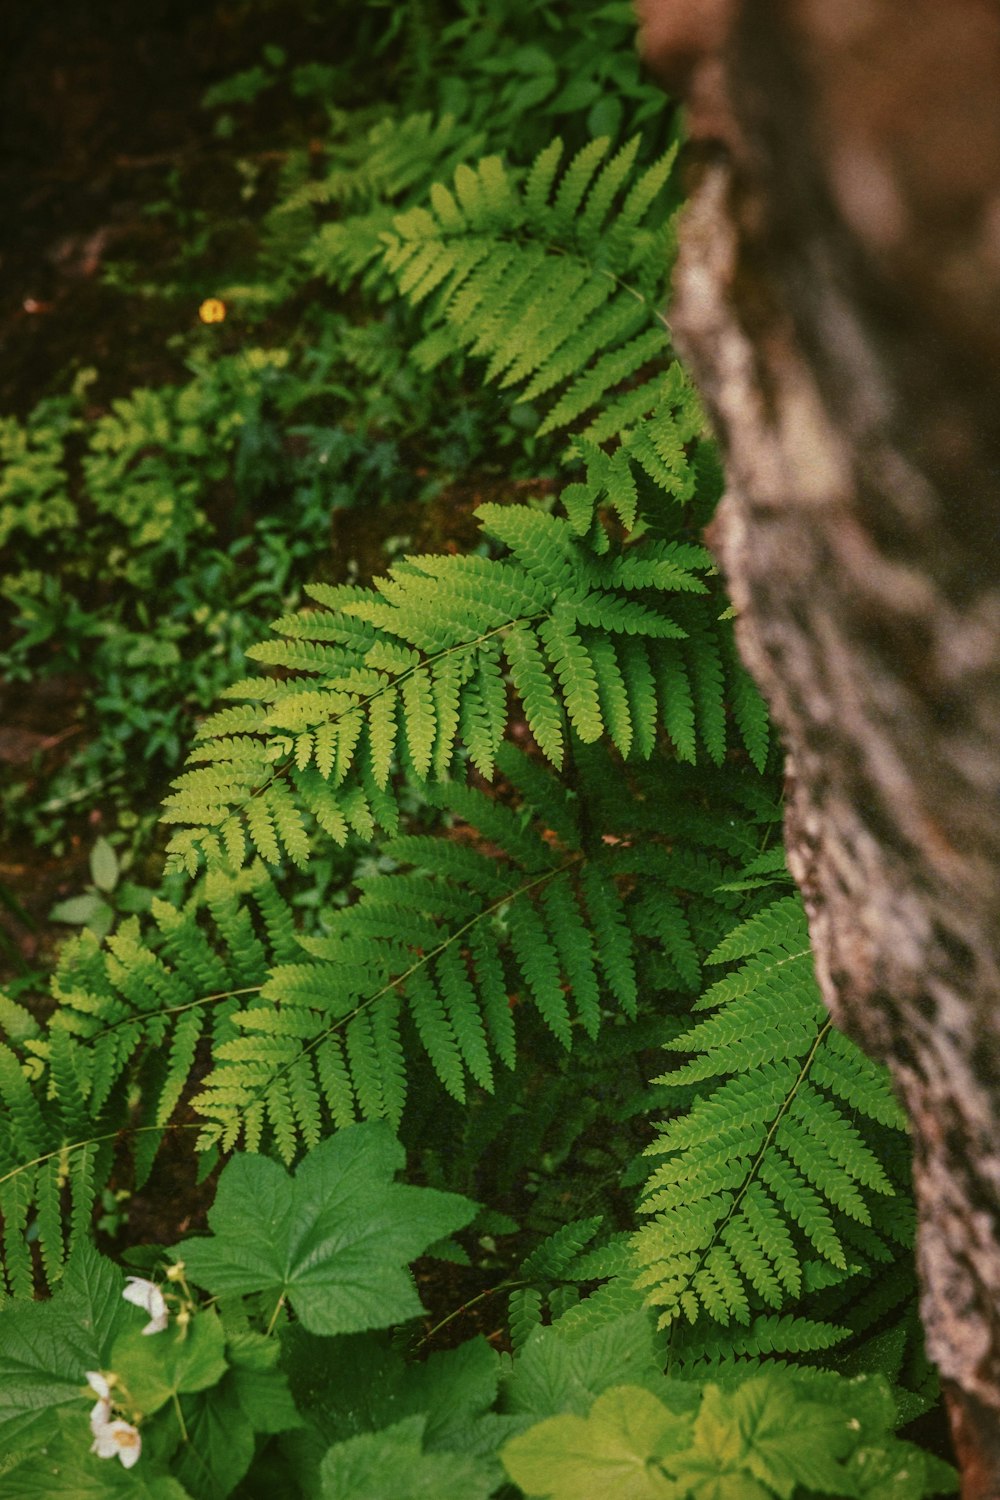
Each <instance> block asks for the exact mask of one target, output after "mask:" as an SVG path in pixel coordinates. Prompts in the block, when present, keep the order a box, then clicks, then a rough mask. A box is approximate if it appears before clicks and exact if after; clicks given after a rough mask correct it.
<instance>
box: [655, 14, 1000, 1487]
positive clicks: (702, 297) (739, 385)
mask: <svg viewBox="0 0 1000 1500" xmlns="http://www.w3.org/2000/svg"><path fill="white" fill-rule="evenodd" d="M640 10H642V11H644V15H643V20H644V23H645V26H644V40H645V48H646V52H647V56H648V57H649V59H650V61H651V63H652V64H653V65H654V67H657V68H658V69H659V71H660V72H661V73H662V74H663V75H664V77H665V79H666V81H667V82H668V83H669V84H670V85H671V86H672V87H674V88H679V89H680V90H681V92H682V93H683V94H684V95H685V97H686V99H687V101H688V104H689V130H690V135H691V138H692V146H691V148H690V149H691V151H692V154H693V158H694V161H695V176H696V185H695V188H694V192H693V198H692V202H691V206H690V208H689V209H688V211H687V216H686V222H685V226H684V229H683V233H682V251H681V258H680V264H679V268H678V273H677V286H676V292H677V299H676V302H675V305H674V312H673V317H672V324H673V328H674V331H675V335H676V338H677V342H678V345H679V347H680V348H681V350H682V352H683V353H684V355H685V356H686V358H687V360H688V361H689V363H690V365H691V368H692V370H693V372H694V375H695V378H696V379H697V381H698V383H699V385H700V388H701V390H702V392H703V393H704V395H705V398H706V400H707V403H708V405H709V408H710V411H711V412H712V415H713V418H714V421H715V423H716V426H717V430H718V433H719V436H720V438H721V440H722V443H723V445H724V449H725V453H726V463H727V474H728V492H727V495H726V497H725V499H724V501H723V504H722V507H721V511H720V514H719V518H718V520H717V522H716V523H715V526H714V529H713V533H712V536H711V538H710V540H711V542H712V544H713V545H714V546H716V547H717V549H718V552H719V554H720V557H721V559H722V562H723V565H724V567H725V570H726V573H727V575H728V578H729V583H730V586H731V589H732V593H733V597H734V600H735V603H736V605H737V609H738V611H739V615H740V627H739V629H740V643H741V648H742V650H743V653H744V657H745V659H746V661H747V664H748V665H749V667H750V668H751V670H752V671H753V673H754V675H755V676H756V678H757V681H758V682H759V684H760V686H761V688H762V689H763V691H764V692H765V694H766V695H767V697H768V699H769V701H770V703H771V706H772V709H773V711H774V714H775V717H776V719H777V722H778V724H779V726H780V728H781V731H782V733H783V736H784V740H785V744H786V747H787V750H788V768H789V769H788V784H789V797H788V813H787V836H788V848H789V859H790V863H791V867H792V871H793V873H794V875H795V878H796V880H797V881H798V883H799V885H800V887H801V889H802V892H803V895H804V897H805V901H806V905H807V908H808V912H809V919H810V924H811V930H812V938H813V944H814V948H815V953H816V964H817V972H818V975H819V979H820V983H821V986H822V989H823V994H824V997H825V999H826V1002H827V1004H828V1005H829V1007H830V1010H831V1011H832V1013H833V1015H834V1017H835V1019H836V1021H837V1023H838V1024H839V1025H840V1026H842V1027H843V1029H844V1030H845V1031H847V1032H849V1033H850V1034H851V1035H852V1036H853V1037H854V1038H855V1039H856V1040H857V1041H858V1042H859V1043H860V1044H861V1046H863V1047H864V1048H865V1049H866V1050H867V1051H868V1052H870V1053H871V1054H873V1055H874V1056H876V1057H879V1058H882V1059H884V1060H885V1061H886V1062H887V1063H888V1064H889V1066H890V1068H891V1069H892V1072H893V1074H894V1076H895V1079H896V1082H897V1085H898V1088H899V1091H900V1094H901V1096H902V1098H903V1100H904V1102H905V1105H906V1107H907V1109H908V1111H909V1114H910V1118H911V1120H912V1122H913V1131H914V1145H915V1184H916V1194H917V1203H918V1210H919V1218H920V1229H919V1241H918V1262H919V1271H920V1277H921V1285H922V1301H921V1311H922V1315H923V1319H924V1324H925V1328H926V1331H927V1341H928V1349H929V1353H930V1355H931V1357H932V1358H933V1359H934V1361H935V1362H936V1363H937V1365H938V1367H939V1369H940V1372H941V1376H942V1380H943V1382H944V1387H945V1392H946V1397H947V1399H948V1404H949V1409H950V1414H951V1421H952V1429H953V1433H954V1437H955V1443H956V1449H957V1451H958V1453H959V1457H960V1461H961V1463H962V1467H963V1486H964V1488H963V1494H964V1495H965V1496H966V1497H967V1500H969V1497H976V1500H980V1497H985V1496H998V1495H1000V972H998V951H1000V650H998V647H1000V536H998V515H1000V507H998V503H997V502H998V491H1000V5H998V4H997V0H948V3H947V4H942V0H833V3H831V0H640Z"/></svg>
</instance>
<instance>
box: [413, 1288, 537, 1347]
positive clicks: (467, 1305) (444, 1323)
mask: <svg viewBox="0 0 1000 1500" xmlns="http://www.w3.org/2000/svg"><path fill="white" fill-rule="evenodd" d="M530 1285H531V1283H530V1282H529V1281H525V1280H523V1279H521V1280H519V1281H501V1282H498V1284H497V1285H496V1286H488V1287H487V1288H486V1289H485V1291H482V1292H477V1293H476V1295H475V1296H474V1297H470V1299H469V1301H468V1302H463V1303H462V1305H461V1307H456V1308H453V1309H452V1311H451V1312H450V1313H449V1314H448V1316H447V1317H445V1318H442V1319H441V1320H440V1322H438V1323H435V1324H434V1327H433V1328H429V1329H428V1330H427V1332H426V1333H425V1334H424V1336H423V1338H422V1339H419V1340H418V1341H417V1343H416V1344H414V1346H413V1349H414V1353H416V1351H417V1350H418V1349H422V1348H423V1347H424V1345H425V1344H429V1343H430V1341H431V1339H432V1338H434V1337H435V1335H436V1334H439V1333H440V1332H441V1329H442V1328H447V1327H448V1324H449V1323H453V1322H454V1321H455V1319H456V1318H460V1317H461V1316H462V1314H463V1313H466V1312H470V1311H471V1309H472V1308H474V1307H478V1306H479V1304H480V1303H481V1302H485V1301H486V1299H487V1297H495V1296H497V1295H498V1293H500V1292H516V1291H517V1290H518V1288H519V1287H522V1286H530Z"/></svg>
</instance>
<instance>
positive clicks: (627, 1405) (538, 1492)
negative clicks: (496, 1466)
mask: <svg viewBox="0 0 1000 1500" xmlns="http://www.w3.org/2000/svg"><path fill="white" fill-rule="evenodd" d="M690 1433H691V1418H690V1416H688V1415H679V1414H678V1413H676V1412H672V1411H668V1410H667V1408H666V1407H665V1406H664V1405H663V1402H662V1401H658V1400H657V1399H656V1397H655V1396H654V1395H652V1393H651V1392H650V1391H647V1390H644V1389H643V1388H642V1387H641V1386H628V1385H621V1386H615V1387H614V1388H613V1389H612V1390H608V1391H605V1392H604V1393H603V1395H600V1396H598V1398H597V1400H596V1401H595V1402H594V1404H593V1406H592V1407H591V1410H590V1414H589V1416H587V1417H580V1416H577V1415H576V1414H575V1413H567V1414H565V1415H563V1416H561V1417H549V1418H548V1419H547V1420H546V1421H544V1422H540V1423H539V1424H538V1425H537V1426H536V1427H532V1428H530V1429H529V1430H528V1431H527V1432H523V1433H521V1434H520V1435H519V1436H518V1437H515V1438H512V1439H511V1440H510V1442H509V1443H507V1445H506V1446H505V1447H504V1448H503V1449H502V1451H501V1454H500V1456H501V1458H502V1459H503V1462H504V1466H505V1468H506V1470H507V1473H508V1474H509V1475H510V1477H511V1478H512V1479H513V1480H514V1482H515V1484H519V1485H520V1486H521V1488H522V1490H524V1492H525V1494H526V1495H531V1496H544V1497H545V1500H597V1497H598V1496H602V1497H603V1496H608V1497H611V1496H614V1500H680V1496H681V1495H682V1494H683V1493H685V1492H684V1491H682V1490H680V1489H679V1488H678V1486H677V1485H676V1484H674V1483H673V1482H672V1481H671V1480H670V1479H669V1478H668V1477H667V1475H666V1473H665V1472H664V1468H663V1466H662V1465H661V1463H660V1462H659V1460H660V1459H663V1458H664V1457H665V1456H666V1455H668V1454H670V1453H673V1452H676V1451H677V1450H678V1449H681V1448H686V1447H687V1446H688V1443H689V1440H690Z"/></svg>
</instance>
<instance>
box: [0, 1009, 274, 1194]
mask: <svg viewBox="0 0 1000 1500" xmlns="http://www.w3.org/2000/svg"><path fill="white" fill-rule="evenodd" d="M262 989H263V985H262V984H248V985H244V987H243V988H242V989H239V990H219V991H218V992H217V993H216V994H214V995H201V996H200V997H199V998H198V999H197V1000H187V1001H185V1003H184V1004H183V1005H165V1006H164V1007H163V1009H162V1010H158V1011H157V1012H156V1014H157V1015H158V1016H180V1015H183V1014H184V1012H185V1011H186V1010H197V1009H198V1007H199V1006H200V1005H211V1004H212V1003H213V1002H214V1001H216V1000H232V999H233V998H234V997H235V996H237V995H257V994H259V993H260V991H261V990H262ZM139 1014H142V1012H140V1013H139ZM136 1019H137V1017H136V1013H135V1012H133V1014H132V1015H130V1016H121V1017H119V1019H118V1020H117V1021H112V1022H111V1023H110V1024H109V1025H107V1026H104V1027H102V1028H101V1030H100V1031H95V1032H94V1033H93V1035H92V1036H89V1037H87V1038H86V1040H87V1041H88V1042H95V1041H97V1040H98V1038H99V1037H102V1036H107V1035H108V1034H109V1032H112V1031H116V1030H117V1029H118V1027H119V1026H130V1025H133V1024H134V1023H135V1021H136ZM146 1128H147V1127H145V1126H144V1127H143V1129H146ZM158 1128H162V1127H158ZM2 1180H3V1179H2V1178H0V1181H2Z"/></svg>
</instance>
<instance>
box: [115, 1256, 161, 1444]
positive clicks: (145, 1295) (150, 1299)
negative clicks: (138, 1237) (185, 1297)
mask: <svg viewBox="0 0 1000 1500" xmlns="http://www.w3.org/2000/svg"><path fill="white" fill-rule="evenodd" d="M125 1280H126V1281H127V1282H128V1285H127V1286H126V1288H125V1290H124V1291H123V1292H122V1296H123V1297H124V1298H125V1301H126V1302H131V1303H133V1304H134V1305H135V1306H136V1307H141V1308H143V1309H144V1311H145V1312H148V1313H149V1322H148V1323H147V1324H146V1326H145V1328H144V1329H143V1330H142V1331H143V1333H162V1332H163V1330H164V1328H166V1326H167V1322H168V1320H169V1314H168V1312H167V1304H166V1302H165V1301H164V1300H163V1293H162V1292H161V1291H160V1288H159V1287H158V1286H157V1285H156V1282H155V1281H145V1280H143V1278H142V1277H141V1276H126V1278H125ZM133 1462H134V1460H133Z"/></svg>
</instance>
